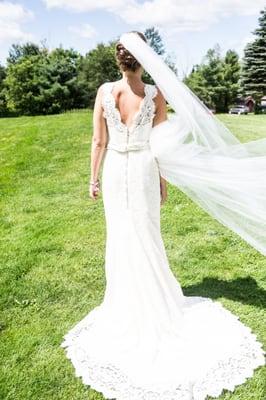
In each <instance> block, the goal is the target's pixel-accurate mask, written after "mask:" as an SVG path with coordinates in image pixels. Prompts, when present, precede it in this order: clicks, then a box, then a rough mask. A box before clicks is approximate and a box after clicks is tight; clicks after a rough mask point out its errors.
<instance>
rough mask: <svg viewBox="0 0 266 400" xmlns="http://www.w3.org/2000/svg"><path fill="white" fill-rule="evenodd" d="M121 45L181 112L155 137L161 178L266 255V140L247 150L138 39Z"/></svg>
mask: <svg viewBox="0 0 266 400" xmlns="http://www.w3.org/2000/svg"><path fill="white" fill-rule="evenodd" d="M119 41H120V42H121V43H122V44H123V45H124V46H125V47H126V48H127V49H128V51H129V52H130V53H131V54H132V55H133V56H134V57H135V58H136V59H137V60H138V61H139V63H140V64H141V65H142V66H143V68H144V69H145V70H146V71H147V72H148V73H149V74H150V75H151V77H152V78H153V79H154V82H155V83H156V85H157V86H158V88H159V89H160V90H161V92H162V94H163V95H164V97H165V99H166V100H167V102H168V103H169V104H170V105H171V107H172V108H173V110H174V111H175V113H174V114H173V115H172V116H170V117H169V119H168V120H167V121H165V122H163V123H161V124H159V125H157V126H155V127H154V128H153V130H152V132H151V139H150V144H151V150H152V152H153V154H154V156H155V157H156V159H157V161H158V163H159V167H160V173H161V175H162V176H163V177H164V178H165V179H166V180H167V181H168V182H170V183H172V184H173V185H176V186H177V187H178V188H179V189H181V190H182V191H183V192H184V193H186V194H187V195H188V196H189V197H190V198H191V199H192V200H194V201H195V202H196V203H197V204H198V205H200V206H201V207H202V208H203V209H205V211H207V212H208V213H209V214H210V215H211V216H213V217H214V218H216V219H217V220H218V221H219V222H221V223H222V224H223V225H225V226H227V227H228V228H230V229H231V230H232V231H234V232H235V233H237V234H238V235H239V236H240V237H242V238H243V239H244V240H245V241H246V242H248V243H249V244H251V245H252V246H253V247H254V248H256V249H257V250H258V251H259V252H260V253H262V254H263V255H266V138H265V139H261V140H255V141H251V142H248V143H244V144H242V143H241V142H240V141H239V140H238V139H237V138H236V137H235V136H234V135H233V134H232V133H231V132H230V131H229V130H228V129H227V128H226V127H225V126H224V125H223V124H222V123H221V122H220V121H219V120H218V119H217V118H216V117H215V116H214V115H213V114H212V113H211V112H210V110H209V109H208V108H207V107H206V106H205V105H204V104H203V103H202V102H201V101H200V100H199V99H198V97H197V96H196V95H195V94H194V93H193V92H192V91H191V90H190V89H189V88H188V87H187V86H186V85H185V84H184V83H183V82H181V81H180V80H179V79H178V78H177V76H176V75H175V74H174V72H173V71H172V70H171V69H170V68H169V67H168V66H167V65H166V64H165V63H164V61H163V60H162V58H161V57H160V56H159V55H158V54H157V53H156V52H155V51H154V50H153V49H152V47H151V46H149V45H148V44H147V43H146V42H144V40H142V39H141V38H140V37H139V36H138V34H136V33H134V32H129V33H124V34H122V35H121V37H120V40H119Z"/></svg>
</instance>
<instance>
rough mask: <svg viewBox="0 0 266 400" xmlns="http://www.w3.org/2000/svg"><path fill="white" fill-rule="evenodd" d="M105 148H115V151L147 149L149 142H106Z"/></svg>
mask: <svg viewBox="0 0 266 400" xmlns="http://www.w3.org/2000/svg"><path fill="white" fill-rule="evenodd" d="M106 148H107V149H112V150H117V151H122V152H126V151H132V150H142V149H149V148H150V145H149V142H135V143H128V144H126V143H125V144H115V143H108V144H107V147H106Z"/></svg>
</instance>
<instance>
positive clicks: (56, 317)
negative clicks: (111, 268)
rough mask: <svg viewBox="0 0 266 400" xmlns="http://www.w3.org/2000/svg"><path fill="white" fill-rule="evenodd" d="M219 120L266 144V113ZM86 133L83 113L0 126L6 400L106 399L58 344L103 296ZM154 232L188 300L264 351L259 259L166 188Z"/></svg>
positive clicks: (255, 393) (259, 391)
mask: <svg viewBox="0 0 266 400" xmlns="http://www.w3.org/2000/svg"><path fill="white" fill-rule="evenodd" d="M219 118H220V119H221V120H222V121H223V122H224V123H225V124H226V125H227V126H228V127H229V128H230V129H232V131H233V132H234V133H235V134H236V135H237V136H238V137H239V138H240V139H241V140H242V141H243V142H245V141H248V140H252V139H254V138H260V137H266V116H259V115H258V116H254V115H248V116H230V115H221V116H219ZM91 135H92V118H91V112H88V111H81V112H69V113H66V114H62V115H54V116H46V117H45V116H44V117H42V116H41V117H20V118H13V119H0V143H1V144H0V148H1V153H0V159H1V171H0V174H1V180H0V188H1V190H0V203H1V204H0V206H1V215H0V226H1V236H0V253H1V259H0V268H1V274H0V277H1V310H2V311H1V316H0V331H1V332H0V333H1V342H0V354H1V361H0V362H1V364H2V365H1V367H2V370H1V374H0V398H1V399H8V400H13V399H15V400H44V399H45V400H47V399H48V400H50V399H54V400H63V399H64V400H81V399H82V400H85V399H91V400H92V399H93V400H100V399H102V396H101V394H99V393H97V392H96V391H94V390H92V389H90V388H89V387H86V386H84V385H83V384H82V382H81V380H80V378H76V377H75V375H74V369H73V367H72V364H71V362H70V361H69V360H68V359H67V358H66V356H65V350H64V349H62V348H60V347H59V345H60V343H61V342H62V338H63V335H64V334H65V333H66V332H67V331H68V330H69V329H70V328H71V327H72V326H73V325H74V324H76V323H77V322H78V321H80V320H81V319H82V318H83V317H84V316H85V315H86V314H87V313H88V312H89V311H90V310H91V309H92V308H94V307H95V306H96V305H98V304H100V303H101V301H102V299H103V295H104V289H105V274H104V251H105V220H104V210H103V204H102V198H100V199H99V200H98V201H96V202H93V201H92V200H91V199H90V198H89V197H88V190H87V188H88V179H89V154H90V141H91ZM265 179H266V178H265ZM161 227H162V235H163V239H164V242H165V246H166V251H167V254H168V257H169V262H170V266H171V269H172V271H173V272H174V274H175V276H176V277H177V279H178V280H179V282H180V283H181V285H182V287H183V290H184V293H185V294H186V295H200V296H207V297H211V298H212V299H216V300H219V301H220V302H222V303H223V305H224V306H225V307H227V308H228V309H229V310H231V311H232V312H234V313H235V314H236V315H238V316H239V318H240V320H241V321H242V322H243V323H245V324H246V325H248V326H249V327H250V328H251V329H252V330H253V332H254V333H255V334H256V335H257V336H258V339H259V340H260V341H261V342H263V343H264V344H265V343H266V338H265V332H266V329H265V324H264V323H263V320H264V321H265V289H266V279H265V264H266V262H265V257H264V256H262V255H261V254H259V253H258V252H257V251H256V250H255V249H253V248H252V247H251V246H250V245H248V244H247V243H246V242H244V241H243V240H242V239H240V238H239V237H238V236H237V235H236V234H234V233H232V232H231V231H229V229H227V228H226V227H224V226H222V225H221V224H219V223H218V222H217V221H215V220H213V219H212V218H211V217H209V216H208V215H207V214H206V213H205V212H204V211H203V210H201V209H200V208H199V207H198V206H196V205H195V204H194V203H193V202H192V201H190V200H189V199H188V198H187V197H186V196H185V195H184V194H183V193H181V192H180V191H179V190H178V189H177V188H175V187H174V186H172V185H168V200H167V203H166V204H165V205H164V206H163V207H162V209H161ZM264 384H265V369H264V368H260V369H257V370H256V371H255V373H254V376H253V377H252V378H250V379H249V380H248V381H246V382H245V383H244V384H243V385H241V386H238V388H237V389H236V390H235V392H234V393H231V392H225V394H224V395H222V396H221V399H224V400H225V399H226V400H229V399H230V400H251V399H252V400H263V399H265V398H266V392H265V388H264Z"/></svg>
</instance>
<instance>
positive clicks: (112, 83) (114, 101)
mask: <svg viewBox="0 0 266 400" xmlns="http://www.w3.org/2000/svg"><path fill="white" fill-rule="evenodd" d="M143 83H144V97H143V98H142V99H141V101H140V104H139V108H138V110H137V111H136V112H135V114H134V115H133V118H132V120H131V123H130V124H129V125H127V124H126V123H125V122H123V121H122V117H121V112H120V110H119V108H118V107H117V105H116V99H115V96H114V95H113V88H114V86H115V82H110V87H109V94H110V96H111V98H112V99H113V105H114V111H115V112H117V115H118V117H119V122H120V124H121V125H123V126H124V127H125V128H126V129H127V130H131V129H132V128H133V127H134V124H135V121H136V118H137V117H138V116H139V114H140V113H141V112H142V109H143V106H144V104H145V101H146V98H147V86H148V85H147V83H145V82H143Z"/></svg>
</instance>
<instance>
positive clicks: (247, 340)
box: [61, 32, 264, 400]
mask: <svg viewBox="0 0 266 400" xmlns="http://www.w3.org/2000/svg"><path fill="white" fill-rule="evenodd" d="M137 35H138V36H139V37H140V38H141V39H142V40H144V41H145V40H146V39H145V36H144V35H143V34H141V33H139V32H137ZM116 58H117V62H118V65H119V68H120V71H121V73H122V78H121V79H120V80H119V81H116V82H105V83H104V84H103V85H101V87H100V88H99V90H98V92H97V96H96V101H95V108H94V114H93V123H94V132H93V140H92V151H91V179H90V197H91V198H92V199H93V200H94V201H95V200H96V199H98V198H99V193H100V192H101V191H102V196H103V203H104V210H105V217H106V233H107V236H106V254H105V273H106V290H105V295H104V299H103V301H102V303H101V304H100V305H99V306H97V307H96V308H94V309H93V310H91V311H90V312H89V313H88V314H87V315H86V316H85V317H84V318H83V319H82V320H81V321H80V322H78V323H77V324H76V325H75V326H74V327H72V329H71V330H70V331H69V332H68V333H67V334H66V335H65V336H64V342H63V343H62V344H61V346H62V347H64V348H66V351H67V357H68V358H69V359H70V360H71V361H72V363H73V365H74V368H75V374H76V376H79V377H81V378H82V381H83V383H84V384H87V385H90V386H91V387H92V388H94V389H95V390H97V391H99V392H101V393H102V394H103V396H104V398H106V399H118V400H155V399H156V400H181V399H182V400H188V399H194V400H203V399H205V398H206V397H207V396H208V395H209V396H213V397H218V396H219V395H220V394H221V393H222V391H223V389H228V390H233V389H234V387H235V386H236V385H238V384H241V383H243V382H244V381H245V380H246V379H247V378H248V377H251V376H252V375H253V371H254V369H255V368H257V367H258V366H260V365H264V352H263V350H262V346H261V344H260V343H259V342H258V341H257V338H256V336H255V335H254V334H253V333H252V332H251V330H250V329H249V328H248V327H246V326H245V325H243V324H242V323H241V322H240V321H239V320H238V317H237V316H235V315H233V314H232V313H231V312H229V311H228V310H226V309H225V308H224V307H223V306H222V305H221V303H219V302H216V301H212V300H211V299H209V298H203V297H198V296H190V297H188V296H184V294H183V292H182V289H181V286H180V284H179V283H178V281H177V280H176V278H175V276H174V275H173V273H172V271H171V269H170V266H169V263H168V259H167V255H166V252H165V247H164V243H163V240H162V236H161V232H160V209H161V206H162V205H163V204H164V202H165V201H166V199H167V182H166V180H165V179H164V178H163V177H162V175H161V174H160V165H159V164H158V162H157V160H156V157H154V154H153V153H152V151H151V147H150V139H151V137H150V135H151V132H152V130H153V129H154V128H155V126H159V125H160V124H161V123H163V122H164V121H166V120H167V113H166V101H165V98H164V96H163V95H162V92H161V91H160V90H159V88H158V87H157V86H156V85H151V84H145V83H144V82H143V81H142V79H141V77H142V73H143V67H142V65H140V64H139V62H138V61H137V60H136V58H134V56H133V55H132V54H131V53H130V52H129V51H128V50H127V49H126V48H125V47H124V46H123V45H122V44H121V43H120V42H118V44H117V47H116ZM162 141H163V137H162ZM102 162H103V169H102V183H101V184H100V179H99V173H100V166H101V163H102Z"/></svg>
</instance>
